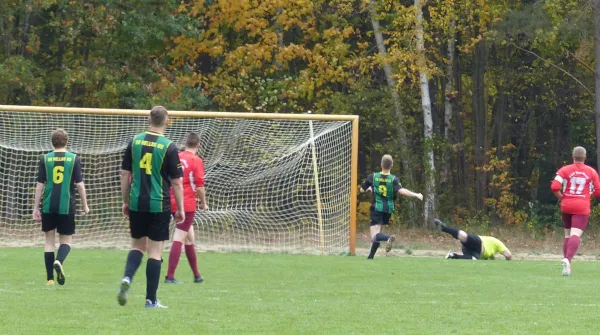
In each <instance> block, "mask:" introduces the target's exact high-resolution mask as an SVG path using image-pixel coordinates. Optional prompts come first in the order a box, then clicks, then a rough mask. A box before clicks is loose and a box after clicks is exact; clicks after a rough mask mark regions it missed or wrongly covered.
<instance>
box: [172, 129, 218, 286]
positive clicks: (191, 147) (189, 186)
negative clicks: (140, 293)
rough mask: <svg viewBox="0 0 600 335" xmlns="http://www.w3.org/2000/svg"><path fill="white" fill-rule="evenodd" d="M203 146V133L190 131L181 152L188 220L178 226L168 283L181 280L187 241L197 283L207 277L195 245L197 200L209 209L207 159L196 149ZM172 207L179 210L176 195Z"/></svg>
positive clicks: (202, 208) (187, 248)
mask: <svg viewBox="0 0 600 335" xmlns="http://www.w3.org/2000/svg"><path fill="white" fill-rule="evenodd" d="M198 149H200V136H198V134H196V133H190V134H188V137H187V140H186V142H185V150H184V151H182V152H180V153H179V160H180V161H181V168H182V170H183V199H184V201H183V202H184V203H183V207H184V210H185V220H184V221H183V223H181V224H178V225H176V226H175V234H174V235H173V246H172V247H171V251H170V253H169V268H168V271H167V276H166V277H165V283H170V284H178V283H179V281H177V280H175V269H177V264H178V263H179V257H180V256H181V247H182V245H183V243H185V254H186V256H187V259H188V262H189V263H190V267H191V268H192V271H193V272H194V283H201V282H203V281H204V278H203V277H202V276H201V275H200V271H198V264H197V260H196V249H195V247H194V228H192V223H193V222H194V215H195V214H196V202H197V200H198V201H200V209H201V210H203V211H205V210H207V209H208V206H207V204H206V193H205V191H204V162H203V161H202V159H201V158H200V157H198V156H196V153H197V152H198ZM171 210H172V211H173V212H175V211H176V210H177V204H176V203H175V199H174V198H173V197H171Z"/></svg>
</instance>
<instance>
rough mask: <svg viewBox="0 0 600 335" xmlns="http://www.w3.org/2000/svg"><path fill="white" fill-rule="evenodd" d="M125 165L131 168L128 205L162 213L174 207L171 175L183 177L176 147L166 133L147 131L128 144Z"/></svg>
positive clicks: (132, 207)
mask: <svg viewBox="0 0 600 335" xmlns="http://www.w3.org/2000/svg"><path fill="white" fill-rule="evenodd" d="M122 169H123V170H126V171H131V175H132V178H131V191H130V193H129V195H130V200H129V208H130V209H131V210H133V211H137V212H150V213H160V212H168V211H170V209H171V200H170V194H169V193H170V192H169V191H170V190H171V179H176V178H181V176H182V174H181V164H180V162H179V155H178V154H177V147H176V146H175V144H173V142H171V140H169V139H168V138H166V137H165V136H164V135H162V134H159V133H155V132H151V131H147V132H144V133H140V134H137V135H136V136H135V137H134V138H133V140H132V141H131V142H130V143H129V145H128V146H127V149H126V150H125V154H124V156H123V165H122Z"/></svg>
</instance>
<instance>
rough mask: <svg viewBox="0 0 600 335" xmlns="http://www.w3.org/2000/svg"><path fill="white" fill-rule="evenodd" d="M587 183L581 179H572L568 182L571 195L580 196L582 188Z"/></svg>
mask: <svg viewBox="0 0 600 335" xmlns="http://www.w3.org/2000/svg"><path fill="white" fill-rule="evenodd" d="M586 183H587V179H585V178H583V177H573V178H571V179H570V180H569V184H571V188H570V191H571V194H582V193H583V188H584V187H585V184H586Z"/></svg>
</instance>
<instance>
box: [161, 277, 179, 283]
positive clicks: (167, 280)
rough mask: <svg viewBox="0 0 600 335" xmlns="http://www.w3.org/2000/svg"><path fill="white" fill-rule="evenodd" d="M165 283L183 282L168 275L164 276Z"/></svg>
mask: <svg viewBox="0 0 600 335" xmlns="http://www.w3.org/2000/svg"><path fill="white" fill-rule="evenodd" d="M165 284H183V283H182V282H180V281H179V280H177V279H175V278H173V279H169V277H165Z"/></svg>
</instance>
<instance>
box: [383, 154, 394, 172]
mask: <svg viewBox="0 0 600 335" xmlns="http://www.w3.org/2000/svg"><path fill="white" fill-rule="evenodd" d="M393 165H394V159H393V158H392V156H391V155H383V157H381V168H382V169H384V170H390V169H391V168H392V166H393Z"/></svg>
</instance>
